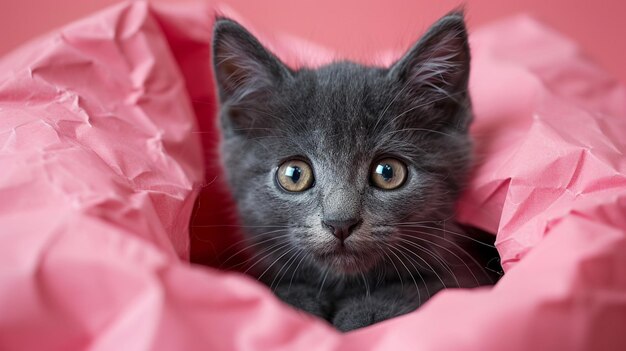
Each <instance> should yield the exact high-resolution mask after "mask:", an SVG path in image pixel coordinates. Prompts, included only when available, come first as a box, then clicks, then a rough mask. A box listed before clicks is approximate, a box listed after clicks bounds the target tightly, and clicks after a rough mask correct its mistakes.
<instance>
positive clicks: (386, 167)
mask: <svg viewBox="0 0 626 351" xmlns="http://www.w3.org/2000/svg"><path fill="white" fill-rule="evenodd" d="M406 174H407V170H406V166H405V165H404V163H402V162H401V161H399V160H396V159H395V158H384V159H382V160H380V161H377V162H374V167H373V168H372V174H371V180H372V184H373V185H374V186H376V187H377V188H381V189H384V190H392V189H396V188H399V187H400V186H401V185H402V184H404V181H405V180H406Z"/></svg>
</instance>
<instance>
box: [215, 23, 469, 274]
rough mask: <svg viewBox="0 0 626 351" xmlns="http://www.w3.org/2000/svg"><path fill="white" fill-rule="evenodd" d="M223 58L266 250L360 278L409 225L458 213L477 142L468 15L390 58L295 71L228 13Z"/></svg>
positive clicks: (234, 144) (220, 72) (246, 198)
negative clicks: (471, 129) (471, 132)
mask: <svg viewBox="0 0 626 351" xmlns="http://www.w3.org/2000/svg"><path fill="white" fill-rule="evenodd" d="M213 58H214V69H215V77H216V81H217V86H218V89H219V99H220V106H221V108H220V123H221V131H222V135H223V144H222V159H223V162H224V164H225V167H226V171H227V175H228V181H229V184H230V187H231V190H232V191H233V194H234V196H235V198H236V200H237V205H238V210H239V215H240V219H241V220H242V222H243V224H244V225H245V227H246V232H247V234H248V235H251V236H252V237H254V238H256V239H257V241H258V243H259V246H264V247H265V248H267V250H268V251H267V252H273V253H274V254H275V255H278V256H280V255H283V256H285V255H287V257H289V255H295V254H301V253H304V254H306V255H308V257H310V258H311V260H312V261H313V262H315V263H317V264H318V265H319V266H321V267H326V268H330V269H332V270H333V271H335V272H337V273H343V274H350V273H354V272H360V271H363V270H368V269H371V268H373V267H374V266H376V265H377V264H382V263H381V262H383V261H384V260H385V257H389V255H391V254H392V252H391V251H390V246H391V244H392V243H393V242H394V241H395V240H399V235H400V233H401V230H400V226H401V223H406V222H419V221H428V222H433V221H438V220H444V219H448V218H449V217H450V216H451V214H452V211H453V204H454V202H455V200H456V198H457V196H458V193H459V191H460V189H461V186H462V183H463V181H464V179H465V177H466V174H467V172H468V167H469V162H470V157H469V156H470V149H471V143H470V139H469V137H468V126H469V123H470V121H471V109H470V99H469V95H468V92H467V84H468V77H469V60H470V55H469V48H468V42H467V33H466V29H465V24H464V19H463V15H462V14H461V13H451V14H449V15H447V16H445V17H443V18H442V19H440V20H439V21H438V22H437V23H436V24H435V25H433V26H432V27H431V28H430V29H429V30H428V31H427V33H426V34H425V35H424V36H423V37H422V38H421V39H420V40H419V41H418V42H417V43H416V44H415V45H414V46H413V47H412V48H411V49H410V50H409V51H408V52H407V53H406V54H405V55H404V56H403V57H402V58H400V59H399V60H398V61H397V62H396V63H395V64H393V65H392V66H391V67H368V66H363V65H359V64H355V63H351V62H338V63H332V64H329V65H327V66H323V67H321V68H318V69H306V68H305V69H299V70H293V69H291V68H289V67H287V66H286V65H285V64H283V63H282V62H281V61H280V60H279V59H278V58H277V57H276V56H275V55H273V54H272V53H271V52H270V51H268V50H267V49H265V48H264V47H263V46H262V45H261V44H260V43H259V41H258V40H257V39H255V38H254V37H253V36H252V35H251V34H250V33H249V32H248V31H246V30H245V29H244V28H243V27H241V26H240V25H239V24H237V23H236V22H233V21H231V20H228V19H218V21H217V22H216V24H215V28H214V38H213ZM259 246H257V247H259ZM394 254H395V253H394Z"/></svg>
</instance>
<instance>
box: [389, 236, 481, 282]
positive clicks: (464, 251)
mask: <svg viewBox="0 0 626 351" xmlns="http://www.w3.org/2000/svg"><path fill="white" fill-rule="evenodd" d="M408 232H410V233H416V234H424V235H429V236H432V237H434V238H438V239H441V240H444V241H445V242H448V243H450V244H452V245H453V246H454V247H456V248H457V249H459V250H460V251H461V252H462V253H463V254H465V255H466V256H467V257H469V258H470V260H472V262H473V263H474V264H475V265H476V266H477V267H478V268H481V269H482V267H481V264H480V263H478V261H476V259H474V257H473V256H472V255H470V254H469V253H468V252H467V250H465V249H464V248H462V247H461V246H460V245H458V244H457V243H455V242H454V241H452V240H449V239H446V238H444V237H441V236H439V235H436V234H433V233H428V232H424V231H419V230H408ZM401 235H404V236H405V237H407V238H413V239H417V240H420V241H425V242H427V243H429V244H430V245H434V246H437V247H439V248H441V249H443V250H445V251H446V252H448V253H450V254H451V255H453V256H454V257H455V258H456V259H457V260H459V262H461V263H463V264H464V265H465V267H466V268H467V270H468V271H469V272H470V274H471V275H472V277H473V278H474V280H475V281H476V284H478V285H480V282H479V281H478V278H477V277H476V275H475V274H474V271H473V270H472V269H470V267H469V266H468V265H467V263H465V261H464V260H463V259H462V258H461V257H459V256H458V255H457V254H455V253H454V251H452V250H450V249H448V248H446V247H445V246H442V245H439V244H437V243H435V242H433V241H432V240H427V239H424V238H420V237H418V236H415V235H407V234H401ZM483 273H485V272H484V271H483ZM485 276H487V277H488V278H489V276H488V275H487V273H485Z"/></svg>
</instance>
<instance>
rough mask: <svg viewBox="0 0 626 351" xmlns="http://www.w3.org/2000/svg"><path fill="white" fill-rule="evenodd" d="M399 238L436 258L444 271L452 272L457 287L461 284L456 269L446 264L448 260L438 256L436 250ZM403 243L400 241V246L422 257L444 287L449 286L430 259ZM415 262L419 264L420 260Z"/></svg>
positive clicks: (419, 257)
mask: <svg viewBox="0 0 626 351" xmlns="http://www.w3.org/2000/svg"><path fill="white" fill-rule="evenodd" d="M398 239H400V240H401V241H402V242H403V243H404V244H405V245H409V246H411V247H413V248H414V249H418V250H420V251H423V252H425V253H426V254H428V255H429V256H431V257H432V258H433V259H435V262H437V263H439V264H440V265H441V266H442V267H443V269H444V271H446V272H447V273H450V275H451V276H452V279H454V282H455V283H456V285H457V287H460V286H461V284H459V281H458V280H457V278H456V275H455V273H454V271H452V269H451V268H450V267H449V266H448V265H447V264H446V262H445V261H444V260H443V258H441V259H440V258H439V257H438V255H437V253H436V252H434V251H432V250H429V249H428V248H427V247H425V246H422V245H420V244H417V243H414V242H410V241H407V240H405V239H402V238H398ZM403 243H398V246H400V247H402V248H403V249H405V250H406V251H407V252H408V253H410V254H412V255H414V256H415V257H417V258H418V259H420V260H421V261H422V262H424V264H426V266H428V270H429V271H431V272H432V273H433V274H435V276H436V277H437V279H438V280H439V282H440V283H441V284H442V285H443V287H444V288H447V287H448V286H447V285H446V283H444V281H443V279H442V278H441V277H440V276H439V274H438V273H437V270H436V269H435V268H434V267H433V266H431V265H430V264H429V263H428V261H427V260H425V259H424V258H423V257H422V256H421V255H419V254H418V253H417V252H415V251H414V250H411V249H410V248H408V247H406V246H404V245H403ZM415 263H416V264H419V263H418V262H415Z"/></svg>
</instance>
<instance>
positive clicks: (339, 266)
mask: <svg viewBox="0 0 626 351" xmlns="http://www.w3.org/2000/svg"><path fill="white" fill-rule="evenodd" d="M315 256H316V258H317V259H318V260H319V261H320V262H323V263H324V264H325V265H327V266H330V267H332V268H333V269H335V270H337V271H339V272H343V273H357V272H362V271H364V270H368V269H369V268H370V266H371V265H372V263H373V262H372V260H370V259H366V257H365V256H364V255H363V254H362V253H361V252H359V251H357V250H354V249H352V248H349V247H346V246H344V245H337V247H335V248H334V249H333V250H331V251H326V252H318V253H316V254H315Z"/></svg>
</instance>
